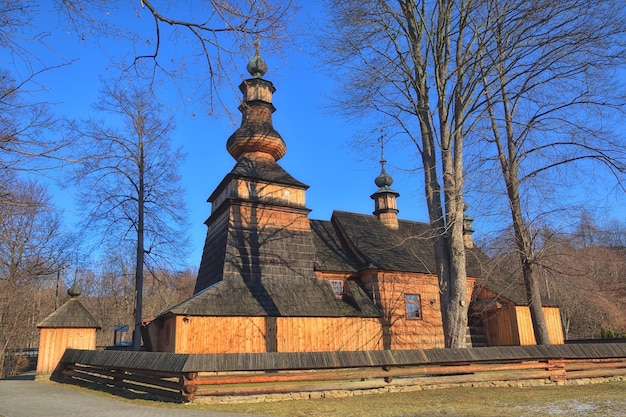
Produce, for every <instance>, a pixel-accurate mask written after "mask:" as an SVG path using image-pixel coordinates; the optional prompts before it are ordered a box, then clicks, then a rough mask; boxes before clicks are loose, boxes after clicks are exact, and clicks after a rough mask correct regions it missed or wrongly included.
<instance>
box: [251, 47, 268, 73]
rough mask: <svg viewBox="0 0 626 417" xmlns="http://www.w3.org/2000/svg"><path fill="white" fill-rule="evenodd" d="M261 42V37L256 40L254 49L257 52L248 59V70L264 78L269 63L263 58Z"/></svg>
mask: <svg viewBox="0 0 626 417" xmlns="http://www.w3.org/2000/svg"><path fill="white" fill-rule="evenodd" d="M259 46H260V42H259V39H258V38H257V39H255V40H254V49H255V50H256V53H255V54H254V58H252V59H251V60H250V61H248V72H249V73H250V75H252V76H253V77H254V78H262V77H263V76H264V75H265V73H266V72H267V64H266V63H265V61H264V60H263V58H261V54H260V53H259Z"/></svg>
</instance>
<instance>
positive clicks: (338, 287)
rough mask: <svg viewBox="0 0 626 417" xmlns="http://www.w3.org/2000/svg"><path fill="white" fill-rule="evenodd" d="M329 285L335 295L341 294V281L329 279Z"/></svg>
mask: <svg viewBox="0 0 626 417" xmlns="http://www.w3.org/2000/svg"><path fill="white" fill-rule="evenodd" d="M330 286H331V287H332V288H333V293H335V297H341V296H343V281H338V280H335V281H330Z"/></svg>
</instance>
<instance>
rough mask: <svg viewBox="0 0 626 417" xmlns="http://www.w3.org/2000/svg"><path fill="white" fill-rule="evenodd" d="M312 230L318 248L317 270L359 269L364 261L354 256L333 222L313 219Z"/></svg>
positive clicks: (349, 270) (342, 270)
mask: <svg viewBox="0 0 626 417" xmlns="http://www.w3.org/2000/svg"><path fill="white" fill-rule="evenodd" d="M311 231H312V232H313V243H314V244H315V249H316V253H315V269H316V270H318V271H338V272H350V273H352V272H356V271H358V270H359V267H360V265H361V263H362V262H361V261H359V260H358V259H357V258H356V257H355V256H354V253H353V252H352V251H351V250H350V248H349V247H348V246H347V243H346V242H345V241H344V239H342V238H341V235H340V233H339V231H338V230H337V228H336V226H335V225H334V224H333V223H332V222H330V221H323V220H311Z"/></svg>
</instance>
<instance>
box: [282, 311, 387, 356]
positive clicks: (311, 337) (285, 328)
mask: <svg viewBox="0 0 626 417" xmlns="http://www.w3.org/2000/svg"><path fill="white" fill-rule="evenodd" d="M276 327H277V334H276V336H277V342H278V343H277V347H278V351H279V352H328V351H331V352H332V351H360V350H377V349H382V331H381V326H380V320H378V319H376V318H359V317H278V319H277V326H276Z"/></svg>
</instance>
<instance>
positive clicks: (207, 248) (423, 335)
mask: <svg viewBox="0 0 626 417" xmlns="http://www.w3.org/2000/svg"><path fill="white" fill-rule="evenodd" d="M266 70H267V66H266V64H265V63H264V61H263V60H262V59H261V58H260V56H259V54H258V52H257V54H256V56H255V57H254V58H253V59H252V60H251V61H250V63H249V64H248V71H249V72H250V74H251V75H252V78H250V79H247V80H244V81H243V83H242V84H241V85H240V89H241V92H242V93H243V101H242V104H241V105H240V106H239V110H240V111H241V113H242V116H243V117H242V122H241V126H240V127H239V128H238V129H237V130H236V131H235V132H234V133H233V134H232V135H231V136H230V138H229V139H228V141H227V143H226V146H227V150H228V152H229V153H230V155H232V156H233V158H234V159H235V160H236V163H235V166H234V167H233V169H232V170H231V171H230V172H229V173H228V174H227V175H226V176H225V177H224V179H223V180H222V181H221V183H220V184H219V185H218V186H217V188H216V189H215V191H214V192H213V193H212V194H211V196H210V197H209V199H208V201H209V202H210V203H211V214H210V217H209V218H208V219H207V221H206V225H207V227H208V231H207V236H206V241H205V245H204V251H203V255H202V261H201V264H200V269H199V272H198V278H197V282H196V286H195V292H194V295H193V296H192V297H191V298H189V299H188V300H186V301H184V302H182V303H180V304H179V305H176V306H174V307H172V308H171V309H169V310H167V311H165V312H164V313H162V314H161V315H160V316H159V317H157V318H156V319H154V320H152V321H150V322H149V323H147V324H146V325H145V326H144V328H143V337H144V345H145V347H146V349H147V350H151V351H161V352H175V353H239V352H302V351H308V352H311V351H352V350H379V349H417V348H436V347H444V335H443V327H442V317H441V309H440V305H439V287H438V280H437V276H436V273H435V272H436V268H435V260H434V259H435V257H434V252H433V245H432V241H431V239H430V236H431V235H430V233H431V232H430V227H429V225H428V224H425V223H418V222H412V221H403V220H400V219H398V217H397V213H398V210H397V207H396V199H397V198H398V197H399V194H398V193H397V192H395V191H393V190H392V189H391V188H390V186H391V185H392V178H391V177H390V176H389V175H388V174H387V173H386V171H385V166H384V163H385V161H384V158H383V160H382V161H381V164H382V170H381V173H380V175H379V176H378V177H377V178H376V179H375V184H376V187H378V189H377V190H376V191H375V192H374V193H373V194H372V195H371V198H372V200H373V207H374V212H373V215H363V214H355V213H347V212H338V211H336V212H334V213H333V215H332V218H331V219H330V220H312V219H309V217H308V214H309V212H310V210H309V209H307V207H306V200H305V194H306V190H307V188H308V187H307V185H305V184H303V183H302V182H300V181H298V180H297V179H296V178H294V177H293V176H291V174H289V173H288V172H286V171H285V170H284V169H283V168H282V167H281V166H280V165H279V164H278V163H277V161H278V160H279V159H280V158H281V157H283V156H284V155H285V152H286V145H285V142H284V141H283V139H282V137H281V136H280V134H279V133H278V132H277V131H276V130H275V129H274V127H273V124H272V114H273V112H274V111H275V108H274V106H273V104H272V95H273V93H274V92H275V88H274V86H273V84H272V83H271V82H270V81H267V80H265V79H263V78H262V77H263V75H264V74H265V72H266ZM469 229H470V228H469V227H468V231H467V236H466V238H467V246H468V256H467V258H468V261H467V262H468V263H467V274H468V280H467V290H468V291H467V293H468V302H470V299H471V296H472V290H473V288H474V283H475V281H476V280H477V279H479V278H480V277H481V268H480V262H479V259H480V256H479V255H480V254H479V253H478V252H477V250H476V249H474V248H473V245H472V244H471V230H469ZM473 254H476V256H474V255H473Z"/></svg>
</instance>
